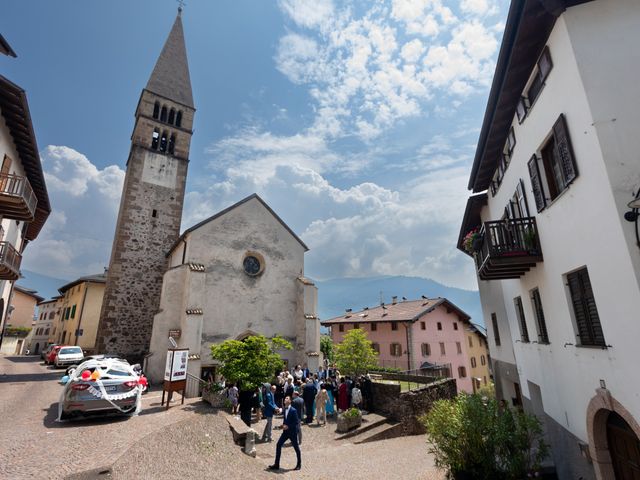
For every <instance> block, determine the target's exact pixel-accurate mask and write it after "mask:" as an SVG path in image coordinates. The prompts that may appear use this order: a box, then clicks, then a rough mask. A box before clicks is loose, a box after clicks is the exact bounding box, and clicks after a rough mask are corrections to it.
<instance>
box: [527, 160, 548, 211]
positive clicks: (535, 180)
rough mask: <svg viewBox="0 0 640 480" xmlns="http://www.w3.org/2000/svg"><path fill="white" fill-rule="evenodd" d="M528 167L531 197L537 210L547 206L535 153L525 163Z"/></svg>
mask: <svg viewBox="0 0 640 480" xmlns="http://www.w3.org/2000/svg"><path fill="white" fill-rule="evenodd" d="M527 166H528V167H529V176H530V177H531V188H532V189H533V199H534V200H535V202H536V209H537V210H538V212H540V211H542V210H544V207H546V206H547V200H546V197H545V196H544V190H543V188H542V178H541V177H540V168H539V167H538V157H536V156H535V155H534V156H533V157H531V159H530V160H529V162H528V163H527Z"/></svg>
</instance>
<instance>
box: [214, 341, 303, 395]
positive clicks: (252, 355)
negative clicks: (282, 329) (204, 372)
mask: <svg viewBox="0 0 640 480" xmlns="http://www.w3.org/2000/svg"><path fill="white" fill-rule="evenodd" d="M291 348H292V345H291V343H289V342H288V341H286V340H285V339H284V338H282V337H278V336H276V337H273V338H267V337H265V336H264V335H256V336H251V337H247V338H245V339H244V340H242V341H240V340H225V341H224V342H223V343H220V344H217V345H211V357H212V358H213V359H214V360H218V361H219V362H220V363H222V366H221V367H220V373H221V374H222V375H224V378H226V379H227V380H228V381H230V382H234V383H236V382H237V383H239V384H240V388H241V389H242V390H249V389H254V388H256V387H257V386H259V385H262V384H263V383H265V382H270V381H271V380H272V379H273V377H274V376H275V375H274V374H275V372H276V371H278V370H281V369H282V367H283V366H284V362H283V360H282V357H281V356H280V354H279V353H278V352H277V351H276V350H278V349H287V350H290V349H291Z"/></svg>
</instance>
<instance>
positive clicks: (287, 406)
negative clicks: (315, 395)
mask: <svg viewBox="0 0 640 480" xmlns="http://www.w3.org/2000/svg"><path fill="white" fill-rule="evenodd" d="M299 429H300V420H299V418H298V411H297V410H296V409H295V408H294V407H293V406H292V405H291V398H290V397H285V399H284V420H283V424H282V434H281V435H280V438H279V439H278V443H277V444H276V459H275V462H274V463H273V465H269V466H268V467H267V469H268V470H280V456H281V454H282V446H283V445H284V444H285V442H286V441H287V440H289V441H290V442H291V445H292V446H293V449H294V450H295V451H296V459H297V463H296V467H295V469H294V470H300V469H301V468H302V455H300V446H299V445H298V430H299Z"/></svg>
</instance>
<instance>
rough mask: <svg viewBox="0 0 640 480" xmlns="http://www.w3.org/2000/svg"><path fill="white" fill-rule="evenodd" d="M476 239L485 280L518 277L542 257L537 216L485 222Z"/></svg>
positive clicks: (480, 269)
mask: <svg viewBox="0 0 640 480" xmlns="http://www.w3.org/2000/svg"><path fill="white" fill-rule="evenodd" d="M475 243H476V244H475V245H474V247H475V248H474V249H475V253H474V258H475V262H476V268H477V269H478V275H479V276H480V278H481V279H482V280H504V279H508V278H519V277H521V276H522V275H524V274H525V273H526V272H528V271H529V270H530V269H531V268H532V267H535V266H536V264H537V263H538V262H542V260H543V259H542V249H541V248H540V237H539V236H538V227H537V225H536V219H535V218H534V217H525V218H515V219H506V220H499V221H491V222H484V223H483V224H482V228H481V229H480V236H479V237H478V238H477V240H476V242H475Z"/></svg>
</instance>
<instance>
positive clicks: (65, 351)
mask: <svg viewBox="0 0 640 480" xmlns="http://www.w3.org/2000/svg"><path fill="white" fill-rule="evenodd" d="M59 353H62V354H69V353H82V349H81V348H80V347H65V348H61V349H60V352H59Z"/></svg>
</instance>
